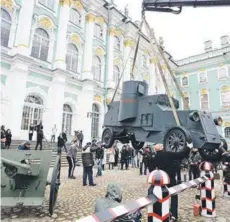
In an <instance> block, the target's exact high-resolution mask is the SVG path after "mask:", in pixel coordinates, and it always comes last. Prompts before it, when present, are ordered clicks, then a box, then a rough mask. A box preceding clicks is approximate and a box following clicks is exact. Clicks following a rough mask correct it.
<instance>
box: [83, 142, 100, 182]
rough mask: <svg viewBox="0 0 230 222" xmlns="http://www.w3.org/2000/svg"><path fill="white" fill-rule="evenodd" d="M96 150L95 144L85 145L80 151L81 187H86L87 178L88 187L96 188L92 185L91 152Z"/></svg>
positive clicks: (92, 162)
mask: <svg viewBox="0 0 230 222" xmlns="http://www.w3.org/2000/svg"><path fill="white" fill-rule="evenodd" d="M97 149H98V146H97V145H96V142H95V141H93V142H92V143H90V142H89V143H87V144H86V145H85V146H84V147H83V149H82V164H83V186H86V185H87V177H88V181H89V186H96V184H94V183H93V166H94V160H93V152H95V151H96V150H97Z"/></svg>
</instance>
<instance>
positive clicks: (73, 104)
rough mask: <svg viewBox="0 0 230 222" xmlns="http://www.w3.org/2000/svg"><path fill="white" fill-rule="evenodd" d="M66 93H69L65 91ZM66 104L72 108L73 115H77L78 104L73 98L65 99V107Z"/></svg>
mask: <svg viewBox="0 0 230 222" xmlns="http://www.w3.org/2000/svg"><path fill="white" fill-rule="evenodd" d="M65 92H67V91H65ZM76 96H77V95H76ZM64 104H66V105H69V106H70V107H71V109H72V114H73V115H76V114H77V110H76V107H77V102H76V101H75V100H74V99H73V98H71V97H66V98H64V100H63V106H64Z"/></svg>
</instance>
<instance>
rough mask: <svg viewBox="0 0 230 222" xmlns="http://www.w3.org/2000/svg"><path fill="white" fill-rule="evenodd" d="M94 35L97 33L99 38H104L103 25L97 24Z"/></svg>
mask: <svg viewBox="0 0 230 222" xmlns="http://www.w3.org/2000/svg"><path fill="white" fill-rule="evenodd" d="M94 35H95V36H96V37H97V38H100V39H102V38H103V29H102V28H101V26H100V25H99V24H95V27H94Z"/></svg>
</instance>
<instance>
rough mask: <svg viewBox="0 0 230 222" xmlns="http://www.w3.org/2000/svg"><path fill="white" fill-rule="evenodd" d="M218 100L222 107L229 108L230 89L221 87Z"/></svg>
mask: <svg viewBox="0 0 230 222" xmlns="http://www.w3.org/2000/svg"><path fill="white" fill-rule="evenodd" d="M220 100H221V105H222V107H230V87H229V86H222V87H221V89H220Z"/></svg>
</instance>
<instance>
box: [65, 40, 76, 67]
mask: <svg viewBox="0 0 230 222" xmlns="http://www.w3.org/2000/svg"><path fill="white" fill-rule="evenodd" d="M77 66H78V49H77V47H76V46H75V45H74V44H68V48H67V53H66V69H67V70H70V71H73V72H77Z"/></svg>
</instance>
